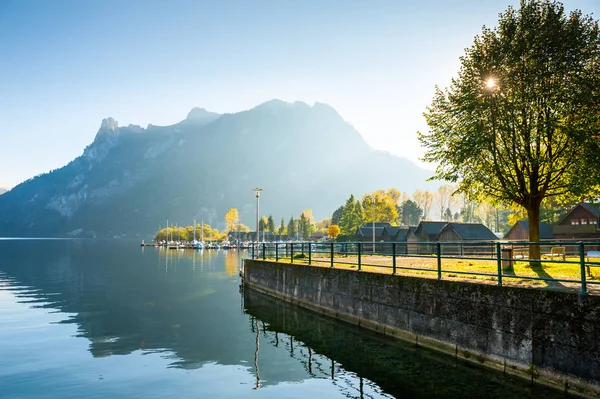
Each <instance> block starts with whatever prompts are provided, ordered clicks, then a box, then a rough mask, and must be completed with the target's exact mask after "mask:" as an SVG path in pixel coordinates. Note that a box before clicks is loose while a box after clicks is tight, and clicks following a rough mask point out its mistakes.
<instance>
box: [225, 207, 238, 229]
mask: <svg viewBox="0 0 600 399" xmlns="http://www.w3.org/2000/svg"><path fill="white" fill-rule="evenodd" d="M239 222H240V215H239V213H238V210H237V209H236V208H231V209H230V210H229V211H227V213H226V214H225V223H226V224H227V230H229V231H234V230H235V225H236V224H238V223H239Z"/></svg>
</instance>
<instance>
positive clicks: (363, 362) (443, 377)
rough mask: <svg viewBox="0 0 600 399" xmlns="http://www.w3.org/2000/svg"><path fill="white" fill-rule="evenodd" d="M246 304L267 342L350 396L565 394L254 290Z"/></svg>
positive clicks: (512, 395)
mask: <svg viewBox="0 0 600 399" xmlns="http://www.w3.org/2000/svg"><path fill="white" fill-rule="evenodd" d="M244 305H245V308H246V311H247V313H248V314H250V315H251V316H253V317H255V318H256V322H258V320H261V324H260V325H261V326H262V331H263V342H266V343H268V344H270V345H272V346H274V347H280V346H281V345H283V346H284V347H285V349H286V351H288V353H289V356H290V357H292V358H295V359H298V360H299V362H300V363H301V364H302V365H303V367H304V368H305V369H306V371H307V373H308V374H309V375H310V376H312V377H314V378H331V380H332V383H333V384H334V385H336V386H338V388H339V390H340V391H341V392H344V393H345V394H347V396H348V397H360V398H362V397H371V396H370V395H372V394H373V393H376V394H378V395H384V396H385V395H388V394H389V395H392V396H394V397H402V398H426V397H437V398H458V397H491V398H496V397H498V398H499V397H510V398H537V397H542V395H543V396H544V397H547V398H558V397H564V394H562V393H560V392H557V391H554V390H551V389H548V388H545V387H541V386H532V385H530V384H529V383H527V382H524V381H522V380H517V379H515V378H513V377H510V376H504V375H502V374H501V373H495V372H490V371H489V370H485V369H480V368H477V367H474V366H472V365H470V364H466V363H464V362H462V361H458V360H455V359H453V358H451V357H447V356H440V355H439V354H437V353H433V352H431V351H429V350H427V349H424V348H416V347H415V346H414V345H412V344H407V343H404V342H399V341H394V340H390V339H388V338H385V337H382V336H381V335H379V334H376V333H372V332H370V331H366V330H364V329H360V328H359V327H356V326H352V325H348V324H345V323H341V322H337V321H334V320H331V319H330V318H327V317H324V316H321V315H319V314H317V313H314V312H311V311H308V310H305V309H302V308H299V307H297V306H294V305H290V304H288V303H285V302H282V301H279V300H276V299H274V298H272V297H269V296H266V295H264V294H261V293H258V292H256V291H253V290H251V289H247V290H245V292H244ZM257 325H258V324H257ZM257 331H258V330H257ZM367 391H368V392H369V395H367V396H365V392H367Z"/></svg>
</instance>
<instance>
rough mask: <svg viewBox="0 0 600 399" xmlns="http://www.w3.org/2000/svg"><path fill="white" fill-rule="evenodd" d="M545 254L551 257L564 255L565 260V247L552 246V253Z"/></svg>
mask: <svg viewBox="0 0 600 399" xmlns="http://www.w3.org/2000/svg"><path fill="white" fill-rule="evenodd" d="M544 256H547V257H549V258H554V257H555V256H562V260H565V258H566V252H565V247H552V248H551V249H550V253H549V254H544Z"/></svg>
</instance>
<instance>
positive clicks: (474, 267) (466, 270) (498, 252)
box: [251, 241, 600, 294]
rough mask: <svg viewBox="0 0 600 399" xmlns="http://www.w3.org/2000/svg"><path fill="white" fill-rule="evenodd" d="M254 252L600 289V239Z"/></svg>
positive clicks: (281, 247)
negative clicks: (597, 271)
mask: <svg viewBox="0 0 600 399" xmlns="http://www.w3.org/2000/svg"><path fill="white" fill-rule="evenodd" d="M534 246H538V247H539V249H540V254H541V259H540V260H532V259H529V250H530V248H532V247H534ZM251 257H252V259H263V260H275V261H277V262H289V263H301V264H308V265H314V266H328V267H340V268H356V270H357V271H361V270H366V269H370V270H372V271H378V272H382V270H383V271H384V272H386V271H387V272H389V271H391V273H392V274H397V273H399V272H404V273H407V272H408V273H413V274H414V273H420V274H437V278H438V279H439V280H441V279H443V278H452V277H458V276H462V277H463V278H478V277H483V278H486V279H489V280H495V281H497V284H498V285H499V286H502V284H503V283H504V282H505V281H506V280H509V281H511V282H533V284H536V283H535V282H545V283H547V285H548V286H552V285H555V286H557V285H562V284H563V283H566V284H568V285H567V286H565V287H566V288H570V289H572V288H573V285H578V287H579V291H580V292H581V293H582V294H588V285H595V286H598V288H600V278H598V277H594V276H593V274H592V269H591V268H592V267H600V242H599V241H588V242H583V241H579V242H573V241H543V242H523V241H477V242H468V241H467V242H419V241H416V242H377V243H371V242H347V243H338V242H327V243H323V242H287V243H258V244H256V243H255V244H254V245H253V246H251ZM464 262H467V263H466V264H465V265H460V266H459V264H461V263H464ZM515 266H518V267H517V269H518V270H519V272H518V273H517V272H516V271H515ZM377 269H381V270H377ZM386 269H387V270H386ZM548 271H551V272H552V273H553V274H554V276H552V275H550V274H549V273H548ZM527 273H529V274H527ZM532 274H536V275H532ZM538 284H543V283H538Z"/></svg>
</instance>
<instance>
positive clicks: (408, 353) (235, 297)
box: [0, 239, 565, 399]
mask: <svg viewBox="0 0 600 399" xmlns="http://www.w3.org/2000/svg"><path fill="white" fill-rule="evenodd" d="M0 255H1V258H0V390H1V391H0V397H2V398H11V399H12V398H28V399H29V398H82V397H85V398H107V397H111V398H171V397H176V398H187V397H215V398H246V397H248V398H251V397H256V398H306V397H311V396H315V397H326V398H382V397H383V398H393V397H398V398H433V397H435V398H464V397H468V398H475V397H485V398H539V397H544V398H545V399H552V398H564V397H565V395H564V394H562V393H561V392H557V391H554V390H551V389H548V388H544V387H539V386H532V385H531V384H529V383H528V382H527V381H522V380H518V379H515V378H512V377H505V376H503V375H502V374H501V373H496V372H492V371H489V370H485V369H481V368H478V367H475V366H473V365H469V364H465V363H463V362H461V361H456V360H455V359H454V358H452V357H449V356H445V355H441V354H438V353H435V352H432V351H429V350H427V349H424V348H416V347H415V346H414V345H413V344H408V343H404V342H400V341H395V340H391V339H389V338H386V337H383V336H381V335H379V334H377V333H374V332H371V331H366V330H363V329H361V328H359V327H357V326H353V325H349V324H345V323H343V322H340V321H336V320H332V319H329V318H325V317H323V316H320V315H318V314H316V313H313V312H310V311H307V310H304V309H301V308H298V307H295V306H292V305H289V304H286V303H283V302H281V301H278V300H275V299H273V298H270V297H266V296H264V295H262V294H258V293H256V292H252V291H250V290H246V291H245V292H243V290H241V288H240V278H239V277H238V269H239V266H240V261H241V258H243V257H248V254H247V253H245V252H243V251H242V252H236V251H214V250H212V251H183V250H164V249H157V248H152V247H147V248H140V246H139V244H138V243H137V242H132V241H122V240H12V239H0Z"/></svg>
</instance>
